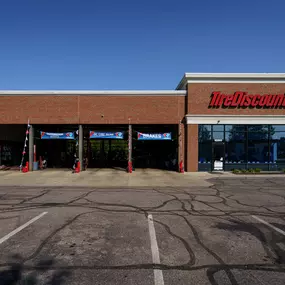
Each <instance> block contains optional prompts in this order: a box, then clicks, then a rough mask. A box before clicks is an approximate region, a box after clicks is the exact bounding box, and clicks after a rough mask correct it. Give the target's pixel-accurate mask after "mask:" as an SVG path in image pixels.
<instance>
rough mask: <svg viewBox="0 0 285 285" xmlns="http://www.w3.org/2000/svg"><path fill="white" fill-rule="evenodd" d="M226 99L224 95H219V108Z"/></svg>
mask: <svg viewBox="0 0 285 285" xmlns="http://www.w3.org/2000/svg"><path fill="white" fill-rule="evenodd" d="M226 98H227V96H226V95H224V94H221V96H220V98H219V99H220V100H219V103H218V104H219V106H222V105H223V103H224V100H225V99H226Z"/></svg>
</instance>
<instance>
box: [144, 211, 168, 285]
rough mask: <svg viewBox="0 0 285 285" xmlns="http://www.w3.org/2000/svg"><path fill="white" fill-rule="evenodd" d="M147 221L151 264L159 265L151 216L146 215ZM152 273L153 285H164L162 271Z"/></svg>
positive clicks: (156, 270)
mask: <svg viewBox="0 0 285 285" xmlns="http://www.w3.org/2000/svg"><path fill="white" fill-rule="evenodd" d="M147 220H148V228H149V236H150V246H151V254H152V262H153V263H154V264H160V258H159V250H158V246H157V240H156V234H155V228H154V223H153V218H152V215H148V216H147ZM153 272H154V284H155V285H164V280H163V274H162V270H160V269H154V270H153Z"/></svg>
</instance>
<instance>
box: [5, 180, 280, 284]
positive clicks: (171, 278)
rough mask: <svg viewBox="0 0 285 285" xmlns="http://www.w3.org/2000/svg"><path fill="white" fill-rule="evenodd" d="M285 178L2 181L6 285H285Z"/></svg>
mask: <svg viewBox="0 0 285 285" xmlns="http://www.w3.org/2000/svg"><path fill="white" fill-rule="evenodd" d="M284 182H285V179H284V178H283V176H280V177H274V178H272V177H267V176H263V177H255V178H247V177H235V176H232V177H230V176H223V175H219V176H215V175H212V176H208V177H207V178H206V179H205V181H201V185H196V184H194V186H193V185H188V186H180V187H173V186H172V187H169V186H168V187H163V186H159V187H158V186H157V187H135V188H134V187H117V188H115V187H112V188H111V187H110V188H100V187H86V186H84V187H83V186H81V187H79V186H74V187H72V186H61V187H58V186H45V187H39V186H0V233H1V234H0V252H1V255H0V284H1V285H2V284H4V285H8V284H83V285H84V284H155V285H163V284H212V285H216V284H219V285H220V284H284V282H285V222H284V217H285V205H284V198H285V194H284V190H283V188H284V187H283V185H284ZM43 213H45V214H43ZM35 218H36V219H35ZM23 225H26V226H25V227H23V228H21V227H22V226H23ZM19 228H20V230H19ZM17 230H18V231H17ZM15 231H16V233H15ZM11 232H12V233H13V232H14V234H13V235H10V234H11ZM9 235H10V236H9ZM5 237H6V239H5ZM13 280H14V281H13ZM9 282H10V283H9ZM13 282H14V283H13ZM17 282H18V283H17ZM21 282H22V283H21ZM25 282H26V283H25Z"/></svg>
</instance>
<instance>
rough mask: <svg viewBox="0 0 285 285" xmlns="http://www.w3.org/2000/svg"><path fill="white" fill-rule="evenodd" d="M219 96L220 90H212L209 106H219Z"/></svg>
mask: <svg viewBox="0 0 285 285" xmlns="http://www.w3.org/2000/svg"><path fill="white" fill-rule="evenodd" d="M219 97H220V92H213V93H212V98H211V102H210V104H209V107H219V105H218V104H217V103H218V99H219Z"/></svg>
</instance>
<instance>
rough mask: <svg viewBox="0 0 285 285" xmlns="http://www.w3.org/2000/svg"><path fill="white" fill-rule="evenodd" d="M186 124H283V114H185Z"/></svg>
mask: <svg viewBox="0 0 285 285" xmlns="http://www.w3.org/2000/svg"><path fill="white" fill-rule="evenodd" d="M186 123H187V125H216V124H221V125H285V115H272V116H271V115H263V116H260V115H259V116H257V115H186Z"/></svg>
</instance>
